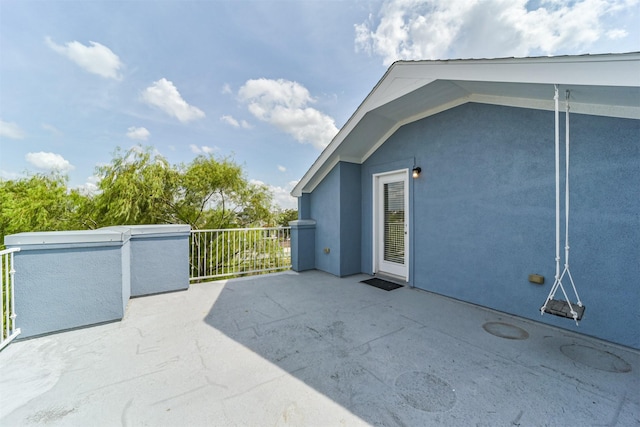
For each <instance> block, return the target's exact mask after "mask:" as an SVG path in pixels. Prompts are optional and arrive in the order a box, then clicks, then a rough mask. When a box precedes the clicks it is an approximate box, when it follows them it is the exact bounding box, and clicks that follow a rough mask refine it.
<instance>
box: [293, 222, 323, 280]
mask: <svg viewBox="0 0 640 427" xmlns="http://www.w3.org/2000/svg"><path fill="white" fill-rule="evenodd" d="M289 225H290V226H291V269H292V270H293V271H305V270H313V269H314V268H316V265H315V242H316V222H315V221H314V220H312V219H299V220H297V221H291V222H289Z"/></svg>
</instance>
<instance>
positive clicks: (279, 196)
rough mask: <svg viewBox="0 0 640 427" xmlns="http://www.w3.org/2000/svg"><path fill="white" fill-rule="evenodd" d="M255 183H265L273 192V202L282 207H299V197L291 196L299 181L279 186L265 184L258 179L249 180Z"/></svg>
mask: <svg viewBox="0 0 640 427" xmlns="http://www.w3.org/2000/svg"><path fill="white" fill-rule="evenodd" d="M249 182H250V183H251V184H254V185H264V186H265V187H267V188H268V189H269V191H271V194H273V202H274V203H275V204H276V205H277V206H278V207H280V209H298V199H296V198H295V197H293V196H291V190H293V187H295V186H296V184H297V183H298V181H291V182H289V183H288V184H287V185H286V187H279V186H276V185H269V184H265V183H264V182H262V181H259V180H257V179H251V180H249Z"/></svg>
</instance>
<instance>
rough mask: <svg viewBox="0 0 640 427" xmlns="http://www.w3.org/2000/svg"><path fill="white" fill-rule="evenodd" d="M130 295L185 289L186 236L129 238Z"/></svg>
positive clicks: (187, 246)
mask: <svg viewBox="0 0 640 427" xmlns="http://www.w3.org/2000/svg"><path fill="white" fill-rule="evenodd" d="M130 244H131V295H132V296H142V295H150V294H157V293H162V292H172V291H179V290H185V289H187V288H189V233H163V234H151V235H149V234H144V235H132V236H131V240H130Z"/></svg>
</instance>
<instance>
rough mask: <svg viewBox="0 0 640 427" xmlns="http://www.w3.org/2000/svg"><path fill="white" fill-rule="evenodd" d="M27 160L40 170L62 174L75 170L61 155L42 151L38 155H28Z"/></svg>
mask: <svg viewBox="0 0 640 427" xmlns="http://www.w3.org/2000/svg"><path fill="white" fill-rule="evenodd" d="M25 159H26V160H27V162H29V163H31V164H32V165H33V166H35V167H36V168H38V169H44V170H56V171H60V172H67V171H70V170H73V169H75V167H74V166H73V165H72V164H71V163H69V161H68V160H66V159H65V158H64V157H62V156H61V155H60V154H55V153H45V152H44V151H40V152H38V153H27V155H26V156H25Z"/></svg>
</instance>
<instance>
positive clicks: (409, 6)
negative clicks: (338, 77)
mask: <svg viewBox="0 0 640 427" xmlns="http://www.w3.org/2000/svg"><path fill="white" fill-rule="evenodd" d="M637 3H638V1H637V0H578V1H575V2H568V1H559V0H541V1H540V3H539V7H538V8H537V9H531V10H529V9H528V7H531V4H532V3H531V2H529V1H527V0H389V1H386V2H385V3H384V4H383V6H382V8H381V9H380V13H379V17H378V19H377V20H376V19H375V17H373V16H370V17H369V19H368V20H367V21H366V22H363V23H362V24H358V25H355V46H356V50H357V51H364V52H367V53H369V54H376V55H379V56H381V57H382V58H383V62H384V64H385V65H389V64H391V63H392V62H394V61H396V60H399V59H409V60H411V59H446V58H452V57H455V58H470V57H472V58H479V57H505V56H527V55H531V54H545V55H551V54H557V53H559V52H562V53H564V52H572V53H575V52H576V51H577V52H586V51H587V50H588V48H589V46H591V45H592V44H593V43H595V42H596V41H598V40H600V39H602V38H604V37H607V38H609V39H619V38H624V37H626V36H627V32H626V31H625V30H624V29H621V28H606V26H607V24H606V23H605V22H615V20H610V19H608V18H610V16H611V15H614V14H623V13H625V10H627V11H628V10H630V9H631V8H633V7H636V5H637Z"/></svg>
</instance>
